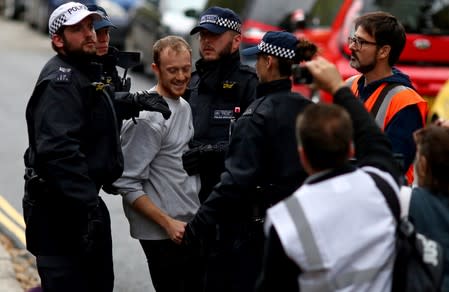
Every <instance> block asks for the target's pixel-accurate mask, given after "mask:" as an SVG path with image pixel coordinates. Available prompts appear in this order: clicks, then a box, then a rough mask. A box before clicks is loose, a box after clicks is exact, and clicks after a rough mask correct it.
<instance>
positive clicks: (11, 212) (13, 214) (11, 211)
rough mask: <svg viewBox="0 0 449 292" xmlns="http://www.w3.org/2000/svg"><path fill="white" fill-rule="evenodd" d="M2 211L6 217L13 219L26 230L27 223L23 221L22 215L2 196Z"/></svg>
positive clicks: (0, 198)
mask: <svg viewBox="0 0 449 292" xmlns="http://www.w3.org/2000/svg"><path fill="white" fill-rule="evenodd" d="M0 209H2V210H3V211H4V212H5V213H6V215H8V216H9V217H10V218H12V219H13V220H14V221H15V222H16V223H17V224H18V225H19V226H20V227H22V228H25V221H24V220H23V216H22V214H19V212H17V211H16V209H15V208H14V207H13V206H11V204H9V203H8V201H6V200H5V198H3V197H2V196H1V195H0Z"/></svg>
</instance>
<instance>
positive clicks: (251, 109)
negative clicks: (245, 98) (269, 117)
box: [242, 96, 266, 116]
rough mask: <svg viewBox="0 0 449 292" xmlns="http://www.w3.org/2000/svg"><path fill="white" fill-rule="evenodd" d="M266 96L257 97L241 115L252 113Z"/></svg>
mask: <svg viewBox="0 0 449 292" xmlns="http://www.w3.org/2000/svg"><path fill="white" fill-rule="evenodd" d="M265 98H266V96H262V97H259V98H258V99H256V100H255V101H253V102H252V103H251V104H250V106H249V107H247V108H246V111H245V112H244V113H243V114H242V116H250V115H252V114H253V113H254V112H255V111H256V109H257V108H258V107H259V105H260V104H261V103H262V102H263V101H264V100H265Z"/></svg>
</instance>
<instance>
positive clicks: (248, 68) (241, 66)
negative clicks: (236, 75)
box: [240, 64, 257, 76]
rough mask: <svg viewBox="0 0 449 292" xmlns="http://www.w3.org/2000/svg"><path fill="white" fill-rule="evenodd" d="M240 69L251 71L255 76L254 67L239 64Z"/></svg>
mask: <svg viewBox="0 0 449 292" xmlns="http://www.w3.org/2000/svg"><path fill="white" fill-rule="evenodd" d="M240 71H244V72H249V73H252V74H254V75H256V76H257V74H256V69H254V68H253V67H251V66H248V65H243V64H241V65H240Z"/></svg>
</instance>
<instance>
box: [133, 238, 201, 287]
mask: <svg viewBox="0 0 449 292" xmlns="http://www.w3.org/2000/svg"><path fill="white" fill-rule="evenodd" d="M140 244H141V246H142V248H143V251H144V252H145V256H146V258H147V261H148V268H149V270H150V275H151V279H152V281H153V286H154V288H155V289H156V291H157V292H178V291H179V292H200V291H202V290H203V288H202V286H203V283H202V282H203V271H204V269H203V262H202V261H201V260H200V256H199V253H197V252H194V251H193V250H190V249H187V248H185V247H183V246H181V245H178V244H175V243H174V242H173V241H171V240H169V239H166V240H140Z"/></svg>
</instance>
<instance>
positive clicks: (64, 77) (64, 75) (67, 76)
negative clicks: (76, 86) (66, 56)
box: [56, 67, 72, 83]
mask: <svg viewBox="0 0 449 292" xmlns="http://www.w3.org/2000/svg"><path fill="white" fill-rule="evenodd" d="M71 80H72V68H64V67H59V70H58V73H57V75H56V81H57V82H59V83H69V82H70V81H71Z"/></svg>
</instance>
